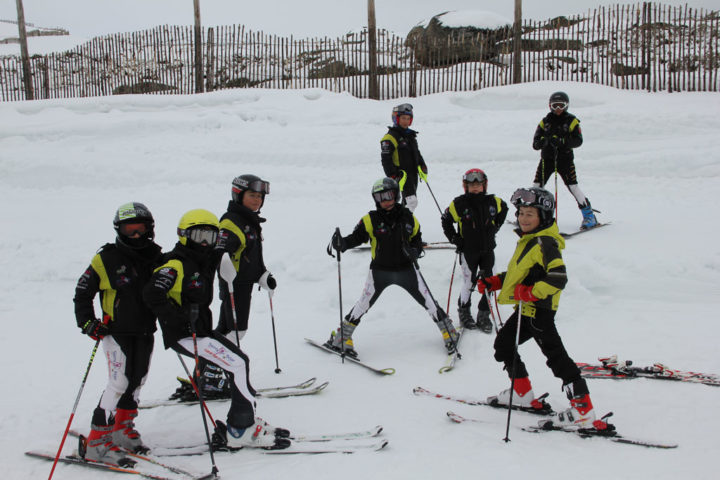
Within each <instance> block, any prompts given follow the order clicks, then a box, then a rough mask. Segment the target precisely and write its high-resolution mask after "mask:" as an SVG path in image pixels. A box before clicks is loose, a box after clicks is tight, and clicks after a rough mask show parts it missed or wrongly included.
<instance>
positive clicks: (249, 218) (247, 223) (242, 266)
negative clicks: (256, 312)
mask: <svg viewBox="0 0 720 480" xmlns="http://www.w3.org/2000/svg"><path fill="white" fill-rule="evenodd" d="M263 222H265V219H264V218H262V217H261V216H260V215H259V214H258V213H257V212H253V211H252V210H250V209H249V208H247V207H244V206H242V205H240V204H238V203H236V202H233V201H230V203H229V204H228V209H227V212H226V213H225V214H224V215H223V216H222V217H221V218H220V233H219V234H218V241H217V245H216V246H215V250H216V251H219V252H220V255H219V256H222V253H224V252H227V253H229V254H230V259H231V260H232V262H233V265H234V266H235V270H236V271H237V275H236V276H235V280H234V281H233V284H240V283H255V282H257V281H258V279H259V278H260V276H261V275H262V274H263V273H265V270H267V269H266V268H265V260H264V259H263V250H262V227H261V225H260V224H261V223H263Z"/></svg>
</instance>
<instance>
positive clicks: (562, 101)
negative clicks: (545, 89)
mask: <svg viewBox="0 0 720 480" xmlns="http://www.w3.org/2000/svg"><path fill="white" fill-rule="evenodd" d="M548 105H550V110H555V109H556V108H554V107H557V109H562V110H563V111H565V110H567V108H568V105H570V97H568V94H567V93H565V92H555V93H553V94H552V95H550V100H548Z"/></svg>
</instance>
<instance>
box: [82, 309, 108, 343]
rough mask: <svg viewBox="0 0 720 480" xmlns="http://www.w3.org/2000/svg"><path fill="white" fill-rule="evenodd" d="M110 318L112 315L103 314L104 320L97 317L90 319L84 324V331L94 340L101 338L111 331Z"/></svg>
mask: <svg viewBox="0 0 720 480" xmlns="http://www.w3.org/2000/svg"><path fill="white" fill-rule="evenodd" d="M109 320H110V317H108V316H107V315H104V316H103V319H102V321H100V320H97V319H95V318H94V319H92V320H88V321H87V322H85V325H83V326H82V333H84V334H85V335H87V336H89V337H90V338H92V339H93V340H101V339H102V338H104V337H105V335H107V334H108V333H109V331H110V330H109V329H108V326H107V323H108V321H109Z"/></svg>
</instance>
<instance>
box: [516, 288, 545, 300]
mask: <svg viewBox="0 0 720 480" xmlns="http://www.w3.org/2000/svg"><path fill="white" fill-rule="evenodd" d="M533 286H534V285H517V286H516V287H515V293H514V297H515V300H520V301H521V302H537V301H538V300H540V299H539V298H537V297H536V296H535V295H533V294H532V289H533Z"/></svg>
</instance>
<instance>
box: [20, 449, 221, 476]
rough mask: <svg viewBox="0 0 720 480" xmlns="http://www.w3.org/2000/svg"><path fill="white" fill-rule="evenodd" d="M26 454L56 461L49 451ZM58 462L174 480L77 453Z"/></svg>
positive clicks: (61, 458) (59, 459)
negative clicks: (87, 457) (94, 460)
mask: <svg viewBox="0 0 720 480" xmlns="http://www.w3.org/2000/svg"><path fill="white" fill-rule="evenodd" d="M25 455H27V456H29V457H33V458H40V459H42V460H48V461H50V462H54V461H55V454H53V453H49V452H36V451H30V452H25ZM58 462H59V463H66V464H70V465H79V466H82V467H88V468H93V469H96V470H105V471H106V472H117V473H129V474H133V475H138V476H140V477H143V478H150V479H152V480H174V479H172V478H169V477H163V476H161V475H155V474H153V473H150V472H145V471H143V470H139V469H137V468H136V467H132V468H126V467H121V466H119V465H113V464H110V463H100V462H92V461H89V460H85V459H84V458H81V457H79V456H78V455H76V454H72V455H65V456H61V457H60V458H58ZM191 478H193V479H199V478H204V479H210V478H215V477H214V476H206V477H191Z"/></svg>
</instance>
